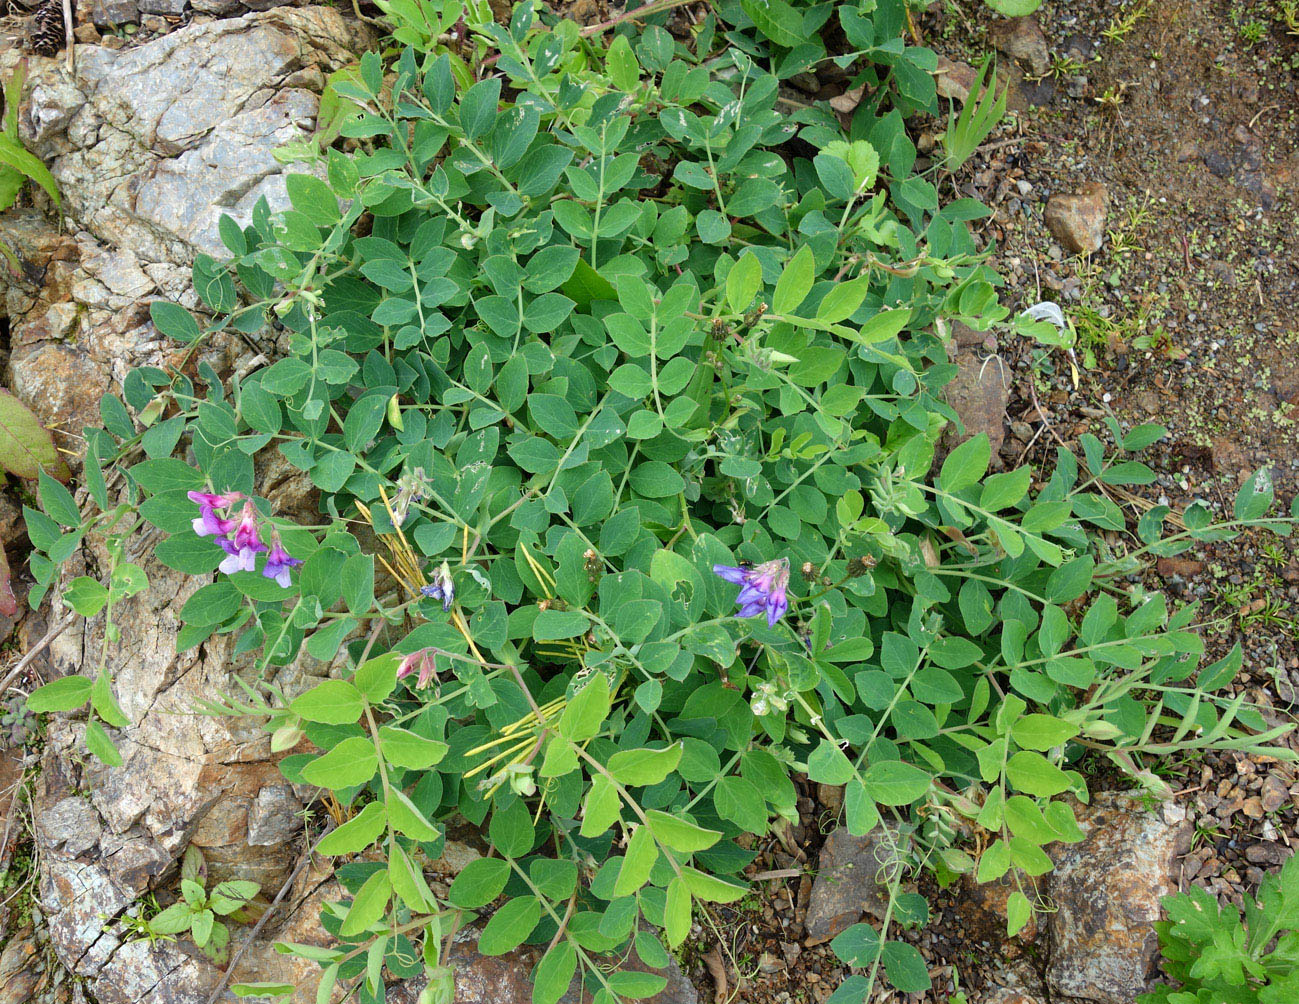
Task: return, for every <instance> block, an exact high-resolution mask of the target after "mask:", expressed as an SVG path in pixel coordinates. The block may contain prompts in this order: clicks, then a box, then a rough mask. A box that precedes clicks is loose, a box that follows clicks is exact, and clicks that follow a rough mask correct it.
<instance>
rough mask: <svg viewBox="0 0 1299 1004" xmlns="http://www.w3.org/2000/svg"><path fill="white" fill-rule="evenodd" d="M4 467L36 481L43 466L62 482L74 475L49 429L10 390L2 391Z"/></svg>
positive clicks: (1, 461) (1, 460)
mask: <svg viewBox="0 0 1299 1004" xmlns="http://www.w3.org/2000/svg"><path fill="white" fill-rule="evenodd" d="M0 467H3V468H4V469H5V470H7V471H8V472H9V473H10V474H14V475H16V476H18V477H20V478H27V479H29V480H35V479H36V476H37V474H39V473H40V471H41V469H42V468H44V469H45V472H46V473H47V474H49V475H51V476H52V477H56V478H58V479H59V480H60V481H67V480H68V479H69V478H70V477H71V476H72V472H71V471H69V470H68V465H67V464H66V463H64V462H63V458H62V457H61V456H59V451H58V450H57V449H56V448H55V446H54V437H53V436H52V435H50V432H49V430H48V429H46V428H45V427H44V426H43V425H41V422H40V419H38V418H37V417H36V416H35V415H34V414H32V411H31V409H30V408H28V407H27V406H26V405H25V404H23V403H22V402H21V401H19V400H18V398H16V397H14V396H13V395H12V394H11V393H9V391H7V390H0Z"/></svg>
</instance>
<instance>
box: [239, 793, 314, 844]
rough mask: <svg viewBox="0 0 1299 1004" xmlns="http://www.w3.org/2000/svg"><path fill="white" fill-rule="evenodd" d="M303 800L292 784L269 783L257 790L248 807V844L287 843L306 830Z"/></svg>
mask: <svg viewBox="0 0 1299 1004" xmlns="http://www.w3.org/2000/svg"><path fill="white" fill-rule="evenodd" d="M301 811H302V803H301V802H299V801H298V797H297V796H296V795H295V794H293V786H292V785H288V784H273V785H268V786H267V787H265V788H263V789H262V790H261V791H259V792H258V793H257V797H256V798H255V799H253V803H252V806H251V808H249V810H248V843H249V844H250V845H253V846H267V845H271V846H273V845H276V844H285V843H288V842H289V841H290V840H292V839H293V838H294V837H295V836H297V835H298V834H299V833H300V832H302V820H301V819H300V818H299V815H298V814H299V813H300V812H301Z"/></svg>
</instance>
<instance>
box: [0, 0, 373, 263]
mask: <svg viewBox="0 0 1299 1004" xmlns="http://www.w3.org/2000/svg"><path fill="white" fill-rule="evenodd" d="M168 2H170V0H168ZM115 16H119V15H115ZM363 31H364V29H361V28H358V27H357V26H356V22H355V21H347V20H345V19H344V18H343V17H342V16H341V15H340V14H339V13H338V11H336V10H334V9H333V8H329V7H300V8H299V7H285V8H276V9H273V10H267V11H261V12H255V13H250V14H247V15H245V16H243V17H237V18H231V19H228V20H223V21H214V22H209V23H207V24H201V25H190V26H187V27H184V28H181V29H179V30H177V31H174V32H170V33H168V34H166V35H164V36H163V37H162V38H159V39H157V40H155V41H152V42H149V43H147V44H145V45H140V46H135V47H132V48H127V49H120V50H114V49H109V48H106V47H104V46H95V45H82V46H78V48H77V59H76V64H75V75H70V74H69V72H68V70H67V68H66V66H65V64H64V62H63V61H62V60H58V61H55V60H50V61H48V62H42V63H41V65H39V66H36V67H34V68H33V72H32V77H31V84H30V88H29V97H28V101H27V105H26V106H25V108H24V109H23V114H22V115H21V116H20V129H21V133H22V138H23V140H24V142H25V143H26V144H27V146H28V147H29V148H30V149H31V150H32V151H33V152H34V153H35V154H36V155H37V156H39V157H41V158H42V159H43V160H45V161H46V162H47V163H48V164H49V166H50V170H51V173H53V175H54V177H55V179H56V180H57V181H58V183H59V186H60V189H61V191H62V194H63V200H64V209H65V211H66V212H67V213H68V215H69V216H70V217H71V218H72V219H73V220H75V221H76V222H77V223H79V224H80V225H82V226H83V227H85V228H86V229H88V230H89V231H91V232H92V233H93V234H94V235H95V236H96V237H97V238H99V239H100V240H102V241H105V242H107V243H110V244H112V245H114V246H117V247H124V248H128V249H130V250H131V251H133V252H134V253H135V254H137V255H139V256H140V257H141V258H144V259H146V260H149V261H170V262H187V261H188V260H190V258H192V255H193V254H194V252H195V251H206V252H209V253H213V254H222V253H223V248H222V246H221V243H220V241H219V239H218V237H217V221H218V220H219V219H220V217H221V215H222V214H223V213H229V214H230V215H232V216H234V217H235V218H237V219H241V220H244V221H246V220H247V219H248V218H249V215H250V213H251V211H252V207H253V206H254V205H255V204H256V202H257V201H258V199H260V198H262V197H265V198H266V199H267V201H268V202H269V203H270V204H271V206H272V207H273V208H276V207H284V206H287V200H286V197H285V194H284V180H283V178H284V175H285V174H286V173H288V172H289V171H291V170H294V168H293V167H292V166H286V165H283V164H281V163H280V162H279V161H277V160H276V159H275V157H274V151H275V150H276V148H278V147H280V146H282V145H284V144H285V143H289V142H292V141H294V140H300V139H302V138H304V137H305V136H307V135H308V134H309V133H310V131H311V130H312V128H313V127H314V124H315V116H316V112H317V110H318V108H319V94H320V91H321V89H322V88H323V86H324V80H325V77H326V76H327V75H328V74H329V73H331V72H333V71H334V70H336V69H338V68H340V67H342V66H344V65H347V64H348V63H351V62H353V61H354V60H355V58H356V55H357V53H358V52H359V51H360V50H361V49H362V48H364V46H365V45H366V44H367V42H368V41H369V39H368V36H365V35H364V34H363ZM2 63H3V59H0V64H2ZM8 69H9V68H8V67H6V66H2V65H0V70H6V71H7V70H8ZM296 169H297V170H299V171H301V170H304V168H303V167H302V165H297V167H296Z"/></svg>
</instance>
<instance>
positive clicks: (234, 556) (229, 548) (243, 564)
mask: <svg viewBox="0 0 1299 1004" xmlns="http://www.w3.org/2000/svg"><path fill="white" fill-rule="evenodd" d="M216 542H217V543H218V544H220V545H221V550H223V551H225V553H226V557H225V558H224V559H223V560H222V561H221V564H219V565H217V568H218V569H219V570H220V571H222V572H225V574H226V575H234V573H235V572H252V571H256V569H257V552H258V551H265V550H266V545H265V544H263V543H261V542H260V541H259V542H258V544H257V546H256V547H235V545H234V542H233V541H231V540H230V538H229V537H218V538H217V539H216Z"/></svg>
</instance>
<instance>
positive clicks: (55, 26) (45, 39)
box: [28, 0, 67, 56]
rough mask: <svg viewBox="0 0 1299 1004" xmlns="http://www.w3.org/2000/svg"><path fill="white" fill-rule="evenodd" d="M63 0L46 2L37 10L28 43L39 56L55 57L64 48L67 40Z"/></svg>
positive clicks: (46, 0)
mask: <svg viewBox="0 0 1299 1004" xmlns="http://www.w3.org/2000/svg"><path fill="white" fill-rule="evenodd" d="M66 37H67V35H66V31H65V29H64V26H63V3H62V0H45V2H44V3H42V4H41V5H40V7H38V8H37V10H36V17H35V19H34V20H33V22H32V28H31V33H30V35H29V36H28V42H29V43H30V45H31V48H32V52H34V53H36V55H38V56H53V55H56V54H57V53H58V51H59V50H60V49H62V48H63V43H64V40H65V39H66Z"/></svg>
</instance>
